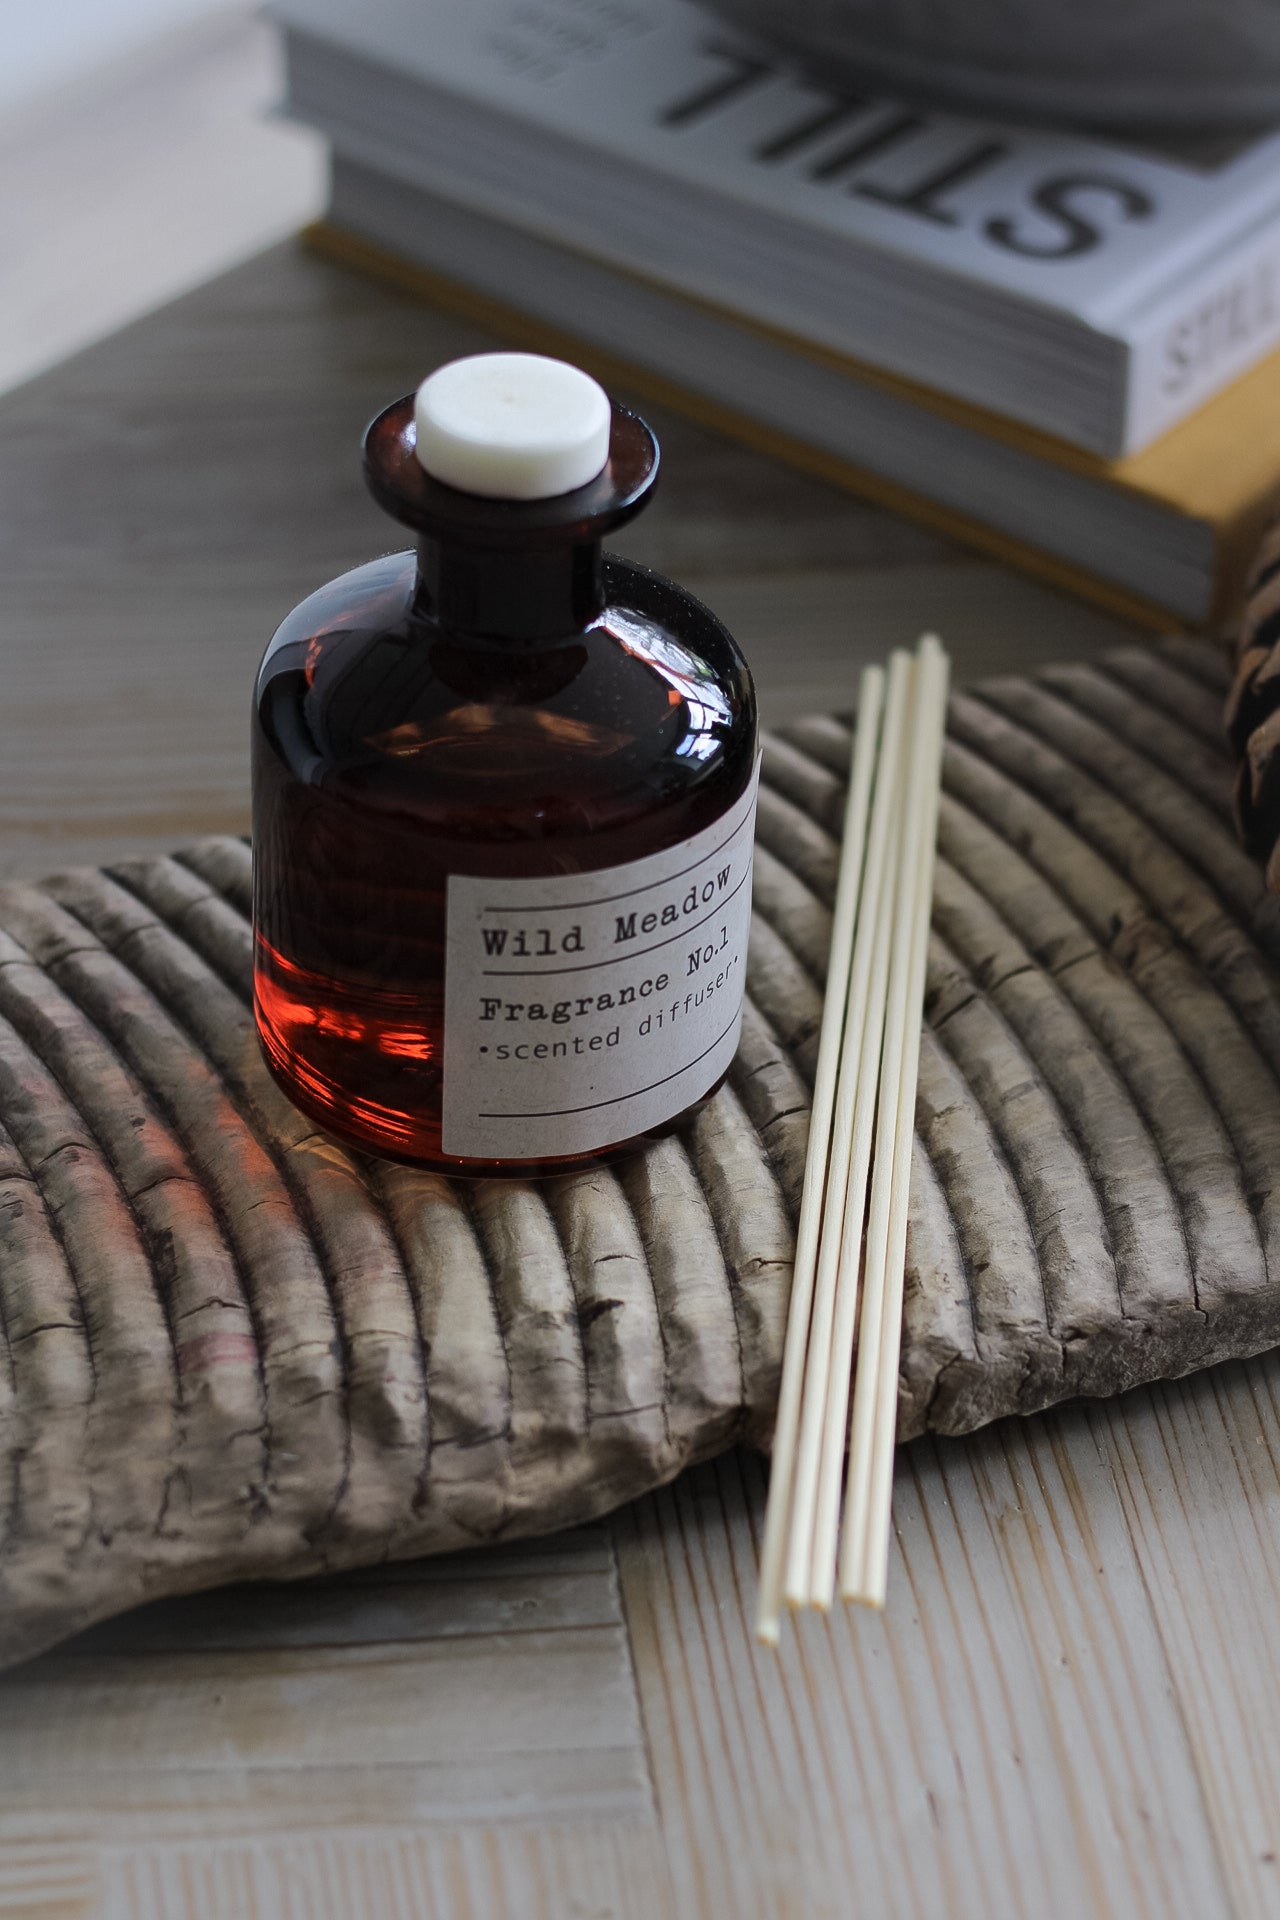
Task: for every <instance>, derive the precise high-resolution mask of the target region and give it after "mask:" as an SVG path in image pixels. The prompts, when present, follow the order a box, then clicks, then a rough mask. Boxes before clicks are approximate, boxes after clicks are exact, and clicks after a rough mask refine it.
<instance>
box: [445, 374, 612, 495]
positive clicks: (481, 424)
mask: <svg viewBox="0 0 1280 1920" xmlns="http://www.w3.org/2000/svg"><path fill="white" fill-rule="evenodd" d="M414 420H415V423H416V426H417V430H418V459H419V460H420V461H421V463H422V465H423V467H424V468H425V469H426V471H427V472H428V473H429V474H431V475H432V477H433V478H434V479H436V480H443V481H444V483H445V485H446V486H449V487H458V488H460V489H461V491H462V492H463V493H480V494H484V495H486V496H487V497H488V498H489V499H491V500H545V499H548V498H550V497H551V496H552V495H554V494H557V493H570V492H572V491H573V489H574V488H575V487H585V485H586V484H587V482H588V480H594V479H595V477H596V475H597V474H598V473H599V472H600V471H601V469H602V468H603V466H604V464H605V462H606V460H607V459H608V458H609V429H610V425H611V423H612V409H611V407H610V404H609V396H608V394H607V393H606V392H605V390H604V388H603V387H602V386H600V385H599V384H598V383H597V382H596V381H594V380H593V379H592V378H591V376H590V374H587V373H583V372H582V370H581V369H580V368H579V367H571V366H570V365H569V364H568V363H567V361H564V360H549V359H547V358H546V356H545V355H543V354H540V353H476V354H472V355H471V356H470V357H469V358H468V359H466V360H451V361H450V362H449V363H448V364H447V365H446V366H443V367H437V368H436V370H435V372H434V373H432V374H429V375H428V376H427V378H426V379H425V380H424V381H423V383H422V385H421V386H420V387H419V388H418V393H417V398H416V401H415V403H414Z"/></svg>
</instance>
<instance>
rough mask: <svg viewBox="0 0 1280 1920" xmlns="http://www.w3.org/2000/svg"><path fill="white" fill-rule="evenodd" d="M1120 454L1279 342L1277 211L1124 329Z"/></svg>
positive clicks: (1161, 429)
mask: <svg viewBox="0 0 1280 1920" xmlns="http://www.w3.org/2000/svg"><path fill="white" fill-rule="evenodd" d="M1125 332H1126V334H1127V336H1128V361H1129V365H1128V393H1127V398H1126V404H1125V425H1124V446H1123V451H1124V453H1137V452H1139V451H1140V450H1141V449H1142V448H1143V447H1145V446H1147V445H1148V444H1149V443H1150V442H1151V441H1153V440H1156V439H1158V438H1159V436H1160V435H1161V434H1162V433H1164V432H1166V431H1167V429H1168V428H1170V427H1173V426H1176V425H1177V424H1178V422H1179V421H1180V420H1185V419H1186V418H1187V416H1188V415H1189V414H1192V413H1194V412H1195V410H1196V408H1197V407H1199V406H1201V405H1202V404H1203V403H1204V402H1205V401H1206V400H1208V399H1210V398H1211V397H1212V396H1213V395H1214V394H1215V393H1219V392H1221V390H1222V389H1223V388H1224V387H1227V386H1229V385H1230V384H1231V382H1232V381H1233V380H1236V379H1238V378H1239V377H1240V375H1241V374H1243V373H1247V372H1248V370H1249V368H1250V367H1252V366H1255V365H1256V364H1257V363H1258V361H1259V360H1261V359H1262V358H1263V357H1264V355H1266V354H1268V353H1271V352H1272V351H1274V349H1275V348H1276V347H1277V346H1278V345H1280V217H1273V218H1272V219H1270V220H1268V221H1267V222H1266V223H1264V224H1263V225H1261V226H1259V227H1258V228H1256V229H1255V230H1254V231H1253V232H1252V233H1250V234H1248V235H1246V236H1245V238H1244V239H1243V240H1241V241H1239V242H1237V243H1236V244H1235V245H1234V246H1232V247H1230V248H1229V249H1228V250H1227V251H1226V252H1224V253H1221V254H1219V255H1218V256H1217V257H1216V258H1215V259H1214V260H1213V262H1212V263H1211V264H1210V265H1209V266H1208V267H1207V268H1206V269H1205V271H1204V272H1203V273H1201V274H1198V275H1197V276H1196V278H1195V281H1194V283H1193V284H1191V285H1189V286H1182V287H1179V288H1178V290H1177V292H1176V293H1173V294H1169V295H1166V296H1165V297H1164V298H1162V299H1161V300H1160V301H1159V302H1158V303H1155V304H1153V305H1151V306H1150V307H1148V308H1147V309H1146V310H1145V311H1144V312H1143V313H1142V314H1140V315H1139V316H1138V317H1137V319H1136V321H1135V322H1133V323H1131V325H1130V326H1129V327H1127V328H1126V329H1125Z"/></svg>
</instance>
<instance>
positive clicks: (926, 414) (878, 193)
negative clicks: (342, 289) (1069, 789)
mask: <svg viewBox="0 0 1280 1920" xmlns="http://www.w3.org/2000/svg"><path fill="white" fill-rule="evenodd" d="M273 11H274V14H275V17H276V19H277V20H278V21H279V22H280V24H281V27H282V29H283V33H284V43H285V52H286V71H287V97H286V109H287V111H288V112H290V113H291V114H293V115H294V116H295V117H297V118H299V119H301V120H304V121H306V122H307V123H308V124H310V125H311V126H313V127H317V128H319V129H320V130H321V131H322V132H323V133H324V134H326V135H327V136H328V138H329V140H330V142H331V144H332V149H333V184H332V196H331V201H330V207H329V212H328V216H327V219H326V221H325V222H324V223H322V226H321V227H320V228H319V229H318V230H317V233H316V235H315V238H316V239H317V241H318V242H319V244H321V245H323V246H325V247H326V248H327V249H328V250H329V251H330V252H333V253H336V254H337V255H339V256H340V257H344V258H346V259H348V260H350V261H353V262H356V263H359V264H362V265H364V266H366V267H368V268H370V269H372V270H374V271H377V272H381V273H383V274H390V275H392V276H394V277H396V278H399V279H400V280H401V281H402V282H404V283H407V284H410V285H413V286H417V287H419V288H420V289H422V290H423V291H425V292H427V293H429V294H430V295H431V297H433V298H434V299H436V300H437V301H440V302H443V303H445V304H447V305H450V306H452V307H453V308H454V309H458V310H462V311H464V312H466V313H468V314H470V315H473V316H475V317H477V318H480V319H482V320H484V321H485V322H486V323H487V324H488V325H490V326H491V327H493V328H495V329H497V330H499V331H501V332H503V333H505V334H506V335H508V336H509V337H513V338H516V339H518V340H520V341H521V342H522V343H524V344H527V345H530V346H534V347H537V348H540V349H542V350H544V351H545V350H549V351H554V352H558V353H566V354H570V355H572V356H573V357H575V358H576V359H577V360H579V361H580V362H581V363H582V364H584V365H587V366H589V367H591V368H592V369H593V370H595V371H597V372H599V373H600V374H601V375H602V376H604V377H605V378H610V379H614V380H615V381H616V380H617V379H618V378H619V377H620V376H621V377H624V378H625V379H626V381H627V383H628V384H629V385H630V386H631V388H632V389H634V390H637V391H640V392H647V393H649V394H652V395H654V396H656V397H658V398H660V399H662V400H665V401H667V402H669V403H672V404H675V405H678V406H682V407H684V408H685V409H686V410H687V411H692V412H693V413H695V414H696V415H697V416H698V417H700V418H702V419H704V420H707V421H709V422H712V423H714V424H715V425H717V426H721V427H723V428H725V429H727V430H728V431H730V432H732V433H736V434H738V435H739V436H740V437H742V438H744V439H747V440H749V441H751V442H753V443H754V444H756V445H760V446H764V447H767V448H769V449H771V450H773V451H775V452H778V453H780V454H783V455H785V456H787V457H789V458H791V459H794V460H796V461H798V462H800V463H801V464H803V465H805V466H807V467H809V468H810V469H811V470H815V471H817V472H820V473H822V474H825V475H827V476H829V477H831V478H834V479H836V480H839V481H841V482H842V483H844V484H846V485H848V486H850V487H853V488H855V489H856V490H858V491H860V492H863V493H866V494H868V495H870V496H872V497H874V498H877V499H880V500H883V501H886V502H888V503H890V504H892V505H894V506H896V507H899V508H901V509H902V510H904V511H906V512H909V513H912V514H914V515H916V516H917V517H919V518H922V519H925V520H927V521H928V522H930V523H931V524H933V525H936V526H938V527H941V528H943V529H946V530H948V531H951V532H955V533H959V534H960V535H961V536H962V537H965V538H967V539H969V540H971V541H973V542H976V543H977V544H979V545H981V546H983V547H986V548H988V549H992V550H994V551H996V552H998V553H1000V554H1002V555H1003V556H1004V557H1006V558H1009V559H1012V560H1014V561H1016V562H1018V563H1020V564H1023V565H1026V566H1028V567H1031V568H1032V569H1034V570H1035V571H1038V572H1040V573H1041V574H1044V575H1047V576H1049V577H1050V578H1052V579H1054V580H1056V581H1058V582H1059V583H1061V584H1065V585H1068V586H1071V587H1074V588H1075V589H1077V590H1079V591H1082V592H1085V593H1087V594H1089V595H1090V596H1091V597H1093V598H1095V599H1099V600H1102V601H1103V602H1104V603H1106V604H1109V605H1110V606H1112V607H1114V608H1117V609H1119V610H1120V611H1123V612H1127V613H1129V614H1130V615H1132V616H1133V617H1135V618H1137V619H1140V620H1145V621H1149V622H1154V623H1165V624H1167V622H1168V620H1169V618H1170V616H1172V617H1173V618H1175V619H1177V620H1180V621H1183V622H1186V623H1188V624H1193V625H1204V624H1207V623H1210V622H1212V621H1214V620H1215V619H1216V618H1218V617H1219V615H1220V614H1221V612H1222V611H1223V609H1224V607H1225V606H1226V605H1227V604H1228V602H1229V600H1230V598H1231V596H1232V595H1233V593H1234V592H1235V590H1236V589H1237V588H1238V585H1239V582H1240V577H1241V572H1242V567H1243V564H1244V559H1245V556H1246V555H1247V553H1248V551H1249V549H1250V547H1251V546H1252V544H1253V542H1254V541H1255V540H1256V537H1257V534H1258V531H1259V529H1260V527H1261V525H1262V523H1263V521H1264V520H1265V518H1266V517H1267V515H1268V513H1269V511H1270V510H1271V508H1272V506H1273V504H1274V503H1275V501H1276V499H1277V496H1280V353H1277V348H1278V347H1280V133H1278V134H1270V133H1269V134H1267V135H1264V136H1261V137H1253V138H1250V139H1248V140H1244V141H1235V142H1232V143H1218V145H1217V147H1216V148H1215V147H1213V146H1212V145H1207V144H1206V143H1203V142H1202V143H1201V144H1200V146H1199V147H1198V148H1195V147H1187V148H1186V149H1185V150H1182V151H1177V152H1175V151H1165V152H1155V151H1152V150H1150V149H1149V148H1145V147H1140V146H1136V145H1135V146H1125V145H1120V144H1117V143H1112V142H1103V141H1100V140H1097V139H1094V138H1085V137H1081V136H1076V135H1070V134H1063V133H1054V132H1049V131H1045V130H1043V129H1033V128H1011V127H1009V126H1006V125H1004V124H999V123H994V122H978V121H974V120H970V119H961V118H959V117H956V116H954V115H946V114H942V113H937V112H933V111H929V110H924V109H918V108H913V107H907V106H903V105H900V104H896V103H894V102H891V101H886V100H883V99H877V98H869V97H868V98H860V97H855V96H853V95H851V94H850V93H849V92H848V91H846V90H832V89H831V88H829V87H827V86H825V85H824V84H823V83H822V82H821V80H820V79H817V78H815V77H814V75H813V74H812V73H809V72H805V71H802V70H801V69H799V68H797V67H795V66H793V65H791V64H789V63H788V62H787V61H786V60H784V59H783V58H781V57H780V56H778V55H777V54H775V53H773V52H772V51H771V50H769V49H768V48H767V47H764V46H762V45H761V44H760V43H758V42H756V41H753V40H751V39H748V38H745V37H742V36H739V35H736V34H734V33H733V32H732V30H731V29H728V28H726V27H725V25H724V24H723V23H722V22H721V21H718V20H716V19H715V18H714V17H712V16H711V15H709V14H707V13H705V12H703V11H702V10H701V9H700V8H699V7H697V6H695V5H691V4H689V3H688V0H467V5H466V6H465V7H462V6H459V5H457V0H364V3H363V4H362V5H361V6H360V7H359V8H352V7H349V6H347V5H346V4H345V0H277V3H276V5H275V6H274V8H273Z"/></svg>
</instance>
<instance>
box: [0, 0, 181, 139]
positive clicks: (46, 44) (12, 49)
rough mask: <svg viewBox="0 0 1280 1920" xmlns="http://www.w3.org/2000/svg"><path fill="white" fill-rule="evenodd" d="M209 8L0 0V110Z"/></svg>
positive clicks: (156, 2) (150, 0) (146, 0)
mask: <svg viewBox="0 0 1280 1920" xmlns="http://www.w3.org/2000/svg"><path fill="white" fill-rule="evenodd" d="M210 11H211V0H0V113H4V112H5V111H6V110H8V109H11V108H14V107H21V106H24V105H25V104H26V103H27V102H28V101H30V100H31V99H33V98H35V97H36V96H37V95H39V94H41V93H46V92H48V91H50V90H51V89H53V88H55V87H58V86H60V85H61V84H62V83H63V82H65V81H74V80H77V79H79V78H80V77H81V75H83V74H85V73H88V72H89V71H91V69H92V68H94V67H97V66H101V65H103V64H104V63H105V62H107V61H109V60H112V59H114V58H116V57H117V56H118V55H127V54H129V53H132V52H133V51H134V49H135V48H137V47H141V46H143V45H144V44H145V43H146V42H147V41H149V40H153V39H155V38H156V36H157V35H159V34H163V33H165V32H167V31H169V30H172V29H174V28H179V27H182V26H184V25H186V23H187V22H188V21H190V20H194V19H197V18H198V17H199V16H200V15H201V14H207V13H208V12H210Z"/></svg>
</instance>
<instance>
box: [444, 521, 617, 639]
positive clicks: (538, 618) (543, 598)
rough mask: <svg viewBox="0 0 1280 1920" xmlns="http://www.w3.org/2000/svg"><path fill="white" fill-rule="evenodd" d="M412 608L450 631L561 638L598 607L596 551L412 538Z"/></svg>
mask: <svg viewBox="0 0 1280 1920" xmlns="http://www.w3.org/2000/svg"><path fill="white" fill-rule="evenodd" d="M414 605H415V609H416V611H418V612H419V613H420V614H422V615H424V616H425V617H427V618H429V619H431V620H434V621H435V622H436V623H437V624H438V625H440V626H441V627H444V628H445V629H447V630H448V631H449V632H451V633H459V634H475V635H476V636H477V637H482V638H484V639H487V640H491V641H492V640H513V641H536V640H556V639H563V638H565V637H566V636H567V635H569V634H575V633H581V632H582V630H583V628H584V627H587V626H589V625H590V624H591V622H592V621H593V620H594V619H596V618H597V617H598V616H599V615H600V614H601V613H602V612H603V611H604V552H603V548H602V546H601V543H600V542H599V541H598V540H593V541H589V542H586V543H585V544H583V545H580V546H573V545H566V546H558V547H553V548H550V549H548V550H547V551H546V552H538V551H532V552H531V551H530V550H529V548H528V547H509V546H508V547H484V546H472V545H470V544H464V543H462V542H460V541H455V540H450V541H447V542H446V541H441V540H437V539H433V538H431V537H430V536H426V537H424V538H422V539H421V540H419V542H418V578H417V585H416V587H415V589H414Z"/></svg>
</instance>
